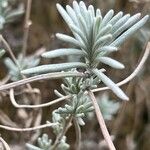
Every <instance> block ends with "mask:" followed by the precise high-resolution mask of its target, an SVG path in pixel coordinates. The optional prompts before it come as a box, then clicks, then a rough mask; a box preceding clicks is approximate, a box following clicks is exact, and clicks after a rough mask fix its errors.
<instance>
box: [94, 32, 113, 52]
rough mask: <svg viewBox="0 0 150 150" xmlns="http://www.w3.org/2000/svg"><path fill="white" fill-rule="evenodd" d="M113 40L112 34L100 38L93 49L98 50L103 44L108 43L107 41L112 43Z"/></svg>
mask: <svg viewBox="0 0 150 150" xmlns="http://www.w3.org/2000/svg"><path fill="white" fill-rule="evenodd" d="M111 39H112V35H111V34H107V35H104V36H102V37H101V38H99V39H98V40H97V41H96V42H95V43H94V46H93V49H96V48H98V47H99V46H100V45H101V44H102V43H106V42H107V41H110V40H111Z"/></svg>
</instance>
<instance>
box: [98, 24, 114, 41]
mask: <svg viewBox="0 0 150 150" xmlns="http://www.w3.org/2000/svg"><path fill="white" fill-rule="evenodd" d="M111 29H112V25H111V24H108V25H106V26H105V27H104V28H102V29H101V30H100V31H98V34H97V37H96V40H97V39H98V38H100V37H101V36H103V35H105V34H108V33H110V32H111Z"/></svg>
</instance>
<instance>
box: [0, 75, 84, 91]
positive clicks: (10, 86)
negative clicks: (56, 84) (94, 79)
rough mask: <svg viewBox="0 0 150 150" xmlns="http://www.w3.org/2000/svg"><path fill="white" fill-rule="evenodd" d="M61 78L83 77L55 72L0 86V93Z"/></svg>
mask: <svg viewBox="0 0 150 150" xmlns="http://www.w3.org/2000/svg"><path fill="white" fill-rule="evenodd" d="M63 77H85V74H83V73H75V72H55V73H47V74H42V75H37V76H34V77H30V78H26V79H22V80H19V81H16V82H12V83H9V84H6V85H2V86H0V91H3V90H7V89H11V88H14V87H17V86H21V85H24V84H27V83H31V82H34V81H39V80H47V79H58V78H63Z"/></svg>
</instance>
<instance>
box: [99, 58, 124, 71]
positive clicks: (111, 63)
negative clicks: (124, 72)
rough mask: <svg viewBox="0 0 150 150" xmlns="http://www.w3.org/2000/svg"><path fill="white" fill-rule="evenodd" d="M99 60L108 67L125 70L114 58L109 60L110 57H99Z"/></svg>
mask: <svg viewBox="0 0 150 150" xmlns="http://www.w3.org/2000/svg"><path fill="white" fill-rule="evenodd" d="M97 60H98V61H100V62H102V63H104V64H106V65H109V66H110V67H112V68H116V69H124V68H125V67H124V65H123V64H122V63H120V62H118V61H116V60H114V59H112V58H109V57H98V58H97Z"/></svg>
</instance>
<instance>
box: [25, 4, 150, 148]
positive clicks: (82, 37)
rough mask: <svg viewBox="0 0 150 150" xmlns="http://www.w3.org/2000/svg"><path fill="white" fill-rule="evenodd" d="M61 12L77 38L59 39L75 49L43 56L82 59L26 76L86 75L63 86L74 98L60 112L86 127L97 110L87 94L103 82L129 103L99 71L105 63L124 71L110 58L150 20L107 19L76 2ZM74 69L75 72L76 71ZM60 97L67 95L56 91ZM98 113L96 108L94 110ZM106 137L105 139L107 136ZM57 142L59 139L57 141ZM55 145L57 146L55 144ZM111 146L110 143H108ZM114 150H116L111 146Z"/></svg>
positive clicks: (40, 68)
mask: <svg viewBox="0 0 150 150" xmlns="http://www.w3.org/2000/svg"><path fill="white" fill-rule="evenodd" d="M56 6H57V9H58V11H59V13H60V14H61V16H62V17H63V19H64V20H65V22H66V23H67V25H68V26H69V28H70V30H71V31H72V34H73V36H74V37H72V36H70V35H66V34H61V33H57V34H56V37H57V38H58V39H60V40H62V41H63V42H67V43H68V44H71V45H73V48H61V49H56V50H51V51H49V52H45V53H43V54H42V57H44V58H57V57H60V56H70V55H72V56H74V57H75V58H76V56H79V57H80V58H81V59H80V60H78V59H77V61H76V62H66V63H60V64H49V65H42V66H38V67H34V68H31V69H26V70H23V71H22V73H23V74H25V75H27V74H42V73H49V72H59V71H65V72H74V69H75V72H82V73H83V74H85V76H84V77H67V78H65V79H64V84H62V85H61V87H62V89H63V91H64V93H65V95H71V98H70V99H69V100H68V103H67V104H65V106H64V108H62V107H60V108H58V109H57V110H56V113H58V114H59V115H60V116H62V117H63V118H64V119H67V118H68V117H72V118H73V119H74V120H75V121H76V123H77V124H78V125H84V121H83V119H82V118H83V117H84V116H85V115H86V114H87V113H88V112H91V111H92V110H93V106H92V103H91V101H90V98H91V97H90V96H89V95H88V94H86V91H87V92H88V91H89V90H91V89H95V88H97V87H98V85H99V83H100V81H102V82H103V83H104V84H106V86H108V87H109V88H110V89H111V90H112V91H113V92H114V93H115V94H116V95H117V96H118V97H119V98H121V99H123V100H128V99H129V98H128V97H127V96H126V94H125V93H124V92H123V91H122V90H121V89H120V88H119V87H118V86H117V85H116V84H115V83H114V82H113V81H112V80H111V79H110V78H109V77H107V76H106V75H105V74H104V72H105V71H106V70H105V69H103V68H101V69H99V64H100V63H103V64H106V65H108V66H110V67H112V68H115V69H124V65H123V64H122V63H120V62H118V61H117V60H114V59H112V58H110V57H108V55H109V54H110V53H112V52H116V51H118V50H119V47H120V45H121V44H122V43H123V42H124V41H125V40H126V39H128V38H129V37H130V36H131V35H132V34H133V33H135V32H136V31H137V30H138V29H139V28H141V27H142V26H143V25H144V24H145V23H146V21H147V20H148V18H149V16H145V17H143V18H142V19H140V16H141V14H140V13H138V14H135V15H133V16H130V15H129V14H126V15H123V12H119V13H117V14H116V15H114V11H113V10H110V11H109V12H108V13H107V14H106V15H105V16H104V17H102V15H101V11H100V9H96V10H94V8H93V6H92V5H90V6H89V7H86V5H85V3H84V2H82V1H81V2H79V3H77V2H76V1H73V7H70V6H69V5H67V6H66V10H65V9H64V8H63V7H62V6H61V5H60V4H57V5H56ZM72 69H73V70H72ZM55 93H56V95H57V96H59V97H63V96H64V95H63V94H61V93H59V92H58V91H57V90H55ZM94 107H95V109H96V106H94ZM104 136H105V135H104ZM56 139H57V138H56ZM54 143H55V142H54ZM108 143H109V142H108ZM109 148H110V149H115V148H114V146H112V145H111V144H110V145H109Z"/></svg>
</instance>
